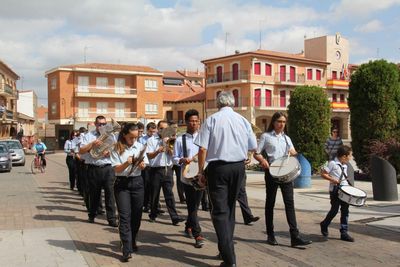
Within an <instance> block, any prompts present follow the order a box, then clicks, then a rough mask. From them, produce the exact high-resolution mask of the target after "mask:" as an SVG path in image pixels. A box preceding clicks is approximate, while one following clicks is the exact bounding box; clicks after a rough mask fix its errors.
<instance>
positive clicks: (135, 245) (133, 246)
mask: <svg viewBox="0 0 400 267" xmlns="http://www.w3.org/2000/svg"><path fill="white" fill-rule="evenodd" d="M138 250H139V248H138V246H137V244H136V240H135V241H133V243H132V252H136V251H138Z"/></svg>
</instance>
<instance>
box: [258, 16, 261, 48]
mask: <svg viewBox="0 0 400 267" xmlns="http://www.w3.org/2000/svg"><path fill="white" fill-rule="evenodd" d="M258 30H259V31H260V32H259V34H260V36H259V38H260V40H259V41H260V46H259V48H258V49H259V50H261V37H262V36H261V35H262V33H261V20H259V21H258Z"/></svg>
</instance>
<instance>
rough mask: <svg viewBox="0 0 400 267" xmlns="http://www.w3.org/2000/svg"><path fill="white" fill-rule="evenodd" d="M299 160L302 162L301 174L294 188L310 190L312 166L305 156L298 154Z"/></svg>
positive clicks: (295, 181)
mask: <svg viewBox="0 0 400 267" xmlns="http://www.w3.org/2000/svg"><path fill="white" fill-rule="evenodd" d="M297 159H298V161H299V162H300V166H301V173H300V175H299V177H297V178H296V179H295V180H294V188H309V187H311V164H310V162H309V161H308V160H307V159H306V158H305V157H304V156H303V154H298V155H297Z"/></svg>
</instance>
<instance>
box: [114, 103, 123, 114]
mask: <svg viewBox="0 0 400 267" xmlns="http://www.w3.org/2000/svg"><path fill="white" fill-rule="evenodd" d="M115 117H116V118H124V117H125V103H124V102H115Z"/></svg>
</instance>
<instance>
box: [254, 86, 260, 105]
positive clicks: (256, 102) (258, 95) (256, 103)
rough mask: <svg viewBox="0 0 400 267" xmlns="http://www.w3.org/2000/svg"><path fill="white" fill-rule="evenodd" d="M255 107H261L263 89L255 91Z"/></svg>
mask: <svg viewBox="0 0 400 267" xmlns="http://www.w3.org/2000/svg"><path fill="white" fill-rule="evenodd" d="M254 106H255V107H259V106H261V89H255V90H254Z"/></svg>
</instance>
